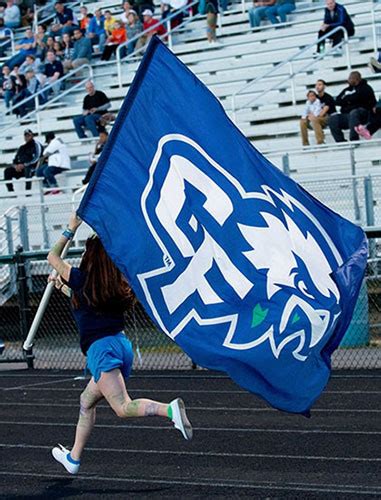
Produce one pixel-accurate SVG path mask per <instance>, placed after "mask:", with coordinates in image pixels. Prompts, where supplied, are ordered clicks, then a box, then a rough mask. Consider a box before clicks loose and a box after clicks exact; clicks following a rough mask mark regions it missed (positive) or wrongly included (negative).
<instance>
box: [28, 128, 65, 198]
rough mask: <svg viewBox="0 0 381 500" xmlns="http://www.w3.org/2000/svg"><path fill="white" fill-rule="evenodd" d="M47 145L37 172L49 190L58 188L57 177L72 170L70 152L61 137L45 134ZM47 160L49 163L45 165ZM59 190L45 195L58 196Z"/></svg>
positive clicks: (51, 133)
mask: <svg viewBox="0 0 381 500" xmlns="http://www.w3.org/2000/svg"><path fill="white" fill-rule="evenodd" d="M45 139H46V143H47V145H46V146H45V149H44V154H43V155H42V157H41V159H40V166H39V167H38V168H37V170H36V176H37V177H43V178H44V180H43V184H44V186H45V187H47V188H56V187H57V181H56V177H55V176H56V175H57V174H60V173H61V172H64V171H65V170H70V169H71V162H70V156H69V151H68V148H67V146H66V144H64V143H63V142H62V140H61V139H60V138H59V137H56V136H55V134H54V132H48V133H47V134H45ZM46 160H47V163H45V162H46ZM57 193H59V191H58V190H55V189H52V190H49V191H48V192H47V193H45V194H57Z"/></svg>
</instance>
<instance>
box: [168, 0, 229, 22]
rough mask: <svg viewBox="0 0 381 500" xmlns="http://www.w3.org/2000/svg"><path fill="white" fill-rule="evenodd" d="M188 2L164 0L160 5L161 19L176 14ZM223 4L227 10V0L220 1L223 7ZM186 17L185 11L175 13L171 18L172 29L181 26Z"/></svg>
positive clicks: (185, 0) (184, 0) (183, 0)
mask: <svg viewBox="0 0 381 500" xmlns="http://www.w3.org/2000/svg"><path fill="white" fill-rule="evenodd" d="M186 4H187V0H162V3H161V5H160V8H161V19H163V20H164V19H166V18H167V17H168V16H170V15H174V14H175V13H176V10H179V9H182V8H183V7H185V6H186ZM222 4H224V6H225V8H223V10H226V6H227V0H223V1H222V2H221V1H220V2H219V6H220V7H221V8H222ZM183 19H184V12H179V13H178V14H177V15H174V17H172V19H171V29H174V28H176V26H179V25H180V24H181V23H182V22H183Z"/></svg>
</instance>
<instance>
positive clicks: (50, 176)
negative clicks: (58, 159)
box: [36, 164, 65, 187]
mask: <svg viewBox="0 0 381 500" xmlns="http://www.w3.org/2000/svg"><path fill="white" fill-rule="evenodd" d="M64 170H65V169H64V168H61V167H49V166H48V165H46V164H44V165H41V166H40V167H38V169H37V170H36V176H37V177H43V178H44V180H43V184H44V186H45V187H57V181H56V178H55V176H56V175H57V174H60V173H61V172H63V171H64Z"/></svg>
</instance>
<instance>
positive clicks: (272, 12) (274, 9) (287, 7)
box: [266, 3, 295, 24]
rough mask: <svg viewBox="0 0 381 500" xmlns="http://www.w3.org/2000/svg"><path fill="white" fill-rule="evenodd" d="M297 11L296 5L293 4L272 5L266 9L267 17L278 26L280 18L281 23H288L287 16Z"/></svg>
mask: <svg viewBox="0 0 381 500" xmlns="http://www.w3.org/2000/svg"><path fill="white" fill-rule="evenodd" d="M294 10H295V5H294V4H292V3H285V4H284V5H279V6H277V5H272V6H271V7H267V9H266V17H267V18H268V20H269V21H270V22H271V23H272V24H278V23H279V21H278V18H277V16H279V18H280V22H281V23H285V22H286V21H287V14H290V12H292V11H294Z"/></svg>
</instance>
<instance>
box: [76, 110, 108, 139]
mask: <svg viewBox="0 0 381 500" xmlns="http://www.w3.org/2000/svg"><path fill="white" fill-rule="evenodd" d="M101 116H102V115H99V114H98V113H94V114H92V115H80V116H76V117H75V118H73V122H74V127H75V131H76V132H77V135H78V137H79V138H80V139H83V138H84V137H87V136H86V134H85V131H84V128H85V127H86V128H88V129H89V130H90V132H91V133H92V135H93V136H94V137H98V136H99V131H98V126H97V122H98V120H99V119H100V117H101Z"/></svg>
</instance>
